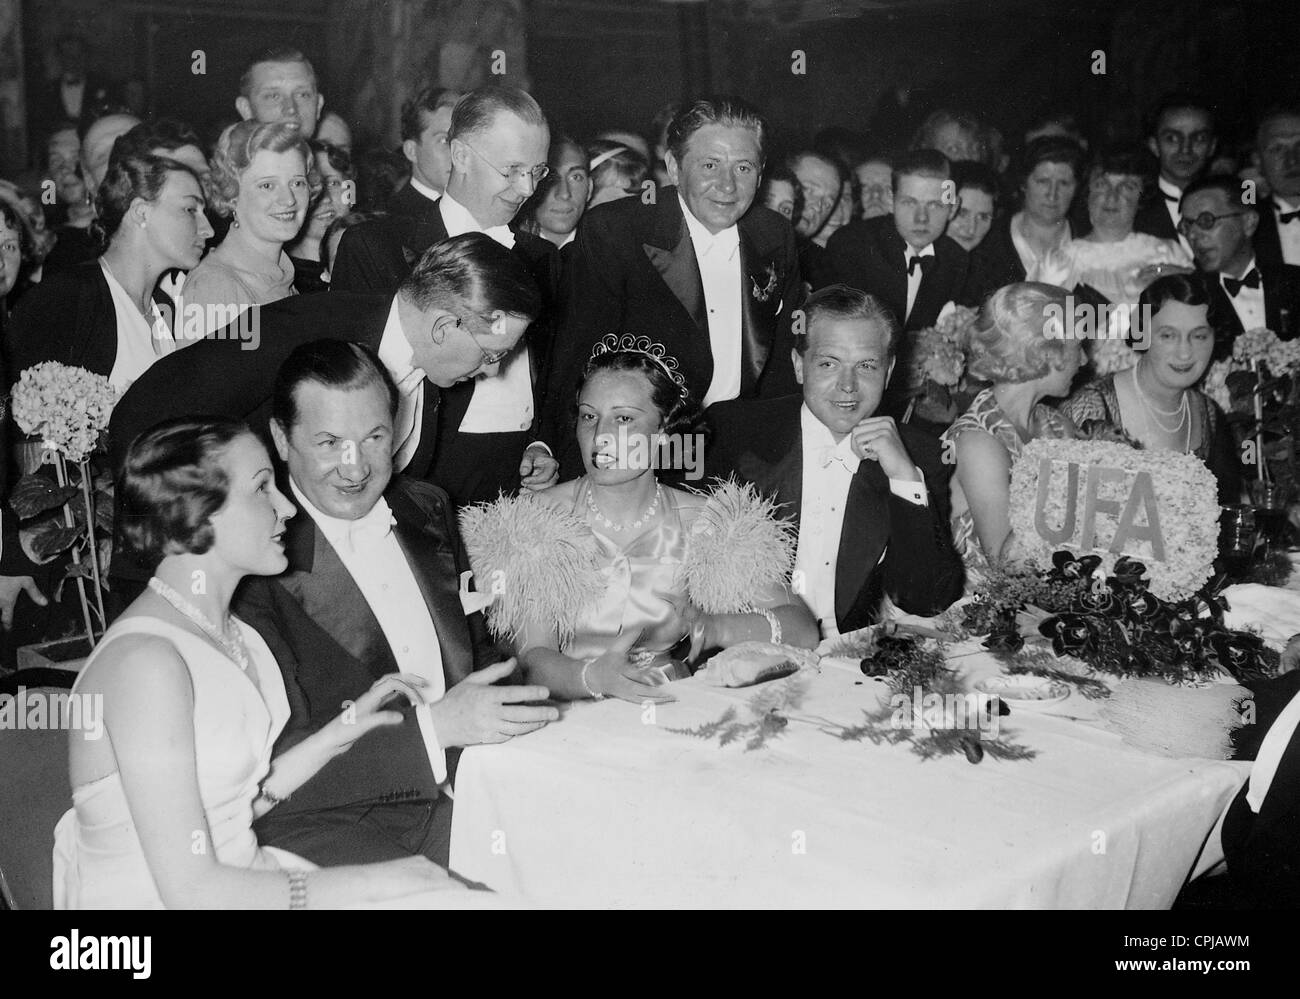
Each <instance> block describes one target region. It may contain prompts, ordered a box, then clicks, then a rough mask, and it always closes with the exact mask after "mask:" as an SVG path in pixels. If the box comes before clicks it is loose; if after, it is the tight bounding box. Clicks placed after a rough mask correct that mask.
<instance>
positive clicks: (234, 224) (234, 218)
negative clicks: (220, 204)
mask: <svg viewBox="0 0 1300 999" xmlns="http://www.w3.org/2000/svg"><path fill="white" fill-rule="evenodd" d="M230 228H232V229H238V228H239V216H238V215H236V214H235V213H234V211H233V210H232V211H231V213H230Z"/></svg>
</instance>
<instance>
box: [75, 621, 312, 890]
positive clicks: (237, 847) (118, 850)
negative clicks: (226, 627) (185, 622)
mask: <svg viewBox="0 0 1300 999" xmlns="http://www.w3.org/2000/svg"><path fill="white" fill-rule="evenodd" d="M236 620H237V619H236ZM238 626H239V629H240V632H241V634H242V635H243V639H244V644H245V646H246V648H247V649H248V654H249V658H250V660H251V664H250V666H249V669H250V670H251V671H256V674H257V686H256V687H255V686H254V685H253V682H252V681H251V680H250V679H249V678H248V677H246V676H244V675H243V673H242V672H241V671H240V669H239V667H238V666H236V665H235V663H233V662H231V661H230V660H229V659H227V658H226V657H225V656H223V655H221V654H220V653H219V652H218V651H217V650H216V649H214V648H213V647H212V646H211V645H209V644H208V643H207V642H206V641H204V640H203V639H201V638H199V637H198V636H197V635H194V634H191V633H190V632H188V631H186V630H185V629H183V628H180V627H178V626H176V625H174V624H170V623H169V622H167V621H163V620H161V619H159V618H153V617H130V618H122V619H119V620H118V621H116V622H115V623H114V624H113V625H112V626H111V627H110V628H109V629H108V631H107V633H106V634H105V635H104V638H103V640H102V641H101V642H100V644H99V646H98V647H97V648H96V649H95V652H94V653H93V654H92V655H91V657H90V660H88V661H87V664H86V665H87V666H89V665H90V663H91V662H93V661H94V660H95V657H96V656H98V655H99V654H100V653H102V652H103V650H104V649H105V648H106V647H107V646H108V645H109V643H110V642H112V641H113V640H114V639H115V638H118V637H119V636H121V635H156V636H158V637H160V638H164V639H166V640H167V641H169V642H171V643H172V644H173V645H174V646H175V647H176V650H177V651H178V652H179V653H180V656H181V658H182V659H183V660H184V662H185V665H186V667H187V668H188V669H189V673H190V681H191V683H192V684H193V686H194V754H195V764H196V769H197V772H198V780H199V795H200V798H201V799H202V801H203V811H204V814H205V815H206V817H207V822H208V829H209V831H210V832H211V835H212V842H211V843H210V844H206V846H207V848H208V849H210V850H212V851H213V855H214V856H215V857H216V859H217V860H218V861H220V862H221V863H222V864H226V865H228V866H231V867H244V868H249V869H259V870H268V869H269V870H274V869H288V868H299V869H303V870H312V869H314V867H315V865H314V864H312V863H311V862H310V861H307V860H304V859H303V858H301V857H298V856H296V855H294V854H292V853H289V852H287V851H285V850H279V849H277V848H275V847H271V846H258V843H257V837H256V836H255V835H254V833H253V799H254V798H255V797H256V796H257V789H258V785H259V784H260V783H261V782H262V780H263V779H264V778H265V777H266V775H267V773H269V772H270V769H271V748H272V747H273V746H274V745H275V740H276V739H277V738H278V737H279V735H280V732H281V730H282V729H283V728H284V726H285V723H286V722H287V721H288V719H289V702H288V698H287V697H286V695H285V691H284V679H283V677H282V675H281V673H280V668H279V666H277V665H276V662H275V657H274V656H272V655H271V650H270V649H268V648H267V646H266V643H265V642H263V641H262V637H261V636H260V635H259V634H258V633H257V632H256V631H254V630H253V629H252V628H251V627H249V626H248V625H246V624H244V623H243V622H242V621H239V622H238ZM81 675H82V676H84V675H85V672H84V670H83V672H82V674H81ZM79 680H80V677H78V681H79ZM76 687H77V685H76V684H74V685H73V690H74V691H75V690H76ZM259 687H260V691H259V689H258V688H259ZM72 803H73V807H72V808H71V809H70V810H69V811H68V812H66V813H65V814H64V816H63V818H62V819H60V820H59V824H58V826H57V827H56V828H55V831H54V907H55V908H56V909H102V908H115V909H161V908H165V906H164V905H163V900H162V899H161V898H160V897H159V895H158V889H157V886H156V885H155V884H154V880H153V876H152V875H151V874H150V873H149V866H148V864H147V862H146V860H145V856H144V851H143V849H142V848H141V846H140V840H139V838H138V836H137V835H136V831H135V824H134V822H133V821H132V819H131V812H130V809H129V808H128V807H127V801H126V795H125V793H124V791H123V789H122V780H121V776H120V774H119V773H118V772H117V771H114V772H113V773H111V774H107V775H105V776H103V777H101V778H99V779H98V780H94V781H91V782H90V783H89V784H83V785H81V786H80V787H77V788H75V789H74V790H73V792H72Z"/></svg>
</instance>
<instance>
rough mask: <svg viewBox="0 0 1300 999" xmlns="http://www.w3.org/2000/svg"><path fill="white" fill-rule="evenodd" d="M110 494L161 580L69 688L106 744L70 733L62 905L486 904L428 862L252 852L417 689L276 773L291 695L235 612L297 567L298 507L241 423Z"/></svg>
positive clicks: (353, 713)
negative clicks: (252, 592)
mask: <svg viewBox="0 0 1300 999" xmlns="http://www.w3.org/2000/svg"><path fill="white" fill-rule="evenodd" d="M118 497H119V515H118V516H119V527H120V531H119V538H120V539H121V540H122V541H125V542H126V543H127V544H128V545H130V547H132V548H134V549H135V550H136V551H137V552H138V553H139V554H140V555H141V556H142V557H143V558H144V559H145V560H146V563H147V564H156V568H155V569H154V578H153V579H152V580H150V584H149V586H150V588H149V589H148V590H146V591H145V592H144V593H143V594H142V595H141V596H140V597H139V599H137V600H136V601H135V602H134V603H132V604H131V606H130V607H128V608H127V610H126V612H125V613H124V614H123V615H122V617H120V618H119V619H118V620H117V621H116V622H114V624H113V626H112V627H111V628H109V629H108V632H107V633H106V634H105V635H104V637H103V639H102V641H101V642H100V644H99V646H98V647H97V648H96V650H95V652H94V654H93V655H92V656H91V658H90V660H89V661H88V662H87V663H86V666H85V668H84V669H83V670H82V672H81V675H80V676H79V677H78V678H77V684H76V688H75V690H76V692H77V693H78V694H80V695H82V696H89V697H95V698H97V699H100V704H101V706H102V707H101V711H100V713H99V717H101V718H102V720H103V725H102V729H101V731H102V735H101V737H100V738H94V739H92V738H86V737H83V733H82V732H78V731H73V732H70V733H69V737H70V761H69V766H70V776H71V781H72V787H73V789H74V790H73V808H72V810H70V811H69V812H68V813H67V814H65V815H64V816H63V818H62V820H61V821H60V822H59V825H58V828H57V830H56V833H55V850H54V899H55V906H56V908H69V909H72V908H284V907H286V906H287V907H290V908H302V907H311V908H337V907H345V906H346V907H355V906H364V907H370V906H379V907H389V906H396V907H408V906H420V907H423V906H430V907H444V906H445V907H457V906H459V905H476V904H478V903H479V901H480V899H482V895H481V894H480V893H471V892H469V891H466V890H464V889H462V888H461V887H460V885H459V884H457V883H456V882H455V881H453V880H451V879H450V878H449V877H448V875H447V873H446V872H445V871H443V870H442V869H441V868H439V867H437V866H436V865H434V864H433V863H432V862H430V861H429V860H427V859H425V858H423V857H412V858H406V859H402V860H397V861H389V862H386V863H378V864H367V865H356V866H347V867H334V868H328V869H316V868H315V867H314V865H312V864H311V863H309V862H308V861H306V860H303V859H302V858H300V857H296V856H294V855H293V854H290V853H287V852H285V851H283V850H277V849H274V848H272V847H261V846H258V843H257V839H256V837H255V835H254V833H253V829H252V824H253V820H254V819H255V818H256V817H258V816H259V815H261V814H263V813H264V812H266V811H268V810H269V809H270V808H272V807H274V806H275V804H277V803H278V802H279V801H282V800H284V799H285V798H287V797H288V796H289V795H290V794H292V792H293V791H294V790H295V789H296V788H297V787H298V786H300V785H301V784H302V783H303V782H304V781H306V780H307V779H308V778H309V777H310V776H311V775H312V774H314V773H315V772H316V771H317V770H319V769H320V767H321V766H322V765H324V763H325V762H326V761H327V760H328V759H330V758H332V757H333V756H335V755H337V754H338V753H341V752H345V751H346V750H347V748H348V747H349V746H350V745H351V744H352V743H353V742H355V741H356V739H357V738H359V737H360V736H362V735H363V734H365V733H366V732H368V731H370V730H371V729H373V728H375V727H376V726H379V725H385V724H393V723H396V722H397V721H399V720H400V718H401V716H400V715H399V714H398V713H397V712H395V711H385V710H382V705H383V704H384V703H385V702H387V701H390V700H392V699H393V698H395V697H398V696H404V697H406V698H408V699H411V700H412V701H416V702H418V701H420V700H422V695H421V692H420V687H421V686H422V685H423V680H422V679H421V678H420V677H413V676H407V675H398V674H393V675H390V676H387V677H384V678H383V679H381V680H380V681H378V682H377V683H376V684H375V685H374V686H373V687H372V688H371V689H370V691H369V692H367V694H366V695H365V696H363V697H361V698H360V699H358V701H357V702H356V704H355V706H354V707H353V708H351V709H350V710H349V711H348V713H347V716H346V717H345V716H344V715H340V717H339V718H337V719H335V720H334V721H333V722H331V723H330V724H329V725H327V726H325V727H324V728H323V729H321V730H320V731H319V732H317V733H315V734H314V735H312V736H310V737H308V738H307V739H305V740H303V741H302V742H300V743H298V744H297V745H296V746H294V747H293V748H291V749H289V750H287V751H286V752H284V753H282V754H281V755H280V756H278V757H276V758H275V759H274V760H272V758H271V748H272V746H273V745H274V744H275V741H276V738H277V737H278V736H279V734H280V731H281V730H282V729H283V727H284V725H285V722H286V721H287V719H288V716H289V705H288V701H287V698H286V695H285V689H284V682H283V679H282V676H281V673H280V669H279V667H278V666H277V665H276V662H275V659H274V658H273V657H272V655H271V653H270V651H269V649H268V648H267V646H266V645H265V643H264V642H263V641H262V640H261V638H260V637H259V636H258V634H257V632H256V631H254V630H253V629H252V628H251V627H249V626H247V625H245V624H243V623H242V622H240V621H238V620H237V619H235V618H233V617H231V616H230V612H229V606H230V598H231V595H232V593H233V592H234V589H235V586H236V585H237V584H238V583H239V581H240V579H242V578H243V577H244V576H245V575H247V574H249V573H256V574H261V575H273V574H275V573H279V572H281V571H283V570H284V568H285V566H286V564H287V563H286V560H285V555H284V547H283V544H282V543H281V537H282V535H283V532H284V525H285V521H286V520H287V519H288V518H289V517H290V516H291V515H292V514H293V512H294V508H293V506H292V504H290V503H289V501H288V500H286V499H285V498H284V496H283V495H281V493H280V492H279V491H278V490H277V489H276V486H275V480H274V474H273V471H272V466H271V460H270V458H269V457H268V455H267V452H266V449H265V448H264V447H263V446H262V444H261V442H260V441H258V439H257V438H256V437H254V436H253V434H251V433H250V432H249V430H248V428H247V427H246V426H245V425H244V424H242V423H238V422H236V421H232V420H198V419H194V420H190V419H181V420H171V421H168V422H167V423H164V424H160V425H159V426H157V427H155V428H153V429H152V430H150V431H147V432H146V433H144V434H142V435H141V436H140V437H139V438H138V439H137V440H136V441H135V442H134V443H133V444H132V446H131V449H130V452H129V454H128V456H127V459H126V463H125V467H124V471H123V473H122V476H121V478H120V479H119V483H118ZM85 734H86V735H88V734H89V733H85ZM487 897H488V898H489V899H490V898H491V896H490V895H489V896H487Z"/></svg>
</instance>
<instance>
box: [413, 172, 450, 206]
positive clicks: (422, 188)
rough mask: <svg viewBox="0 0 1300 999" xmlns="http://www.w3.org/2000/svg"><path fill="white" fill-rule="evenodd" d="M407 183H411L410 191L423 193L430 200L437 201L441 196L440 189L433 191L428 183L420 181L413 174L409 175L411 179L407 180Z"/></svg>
mask: <svg viewBox="0 0 1300 999" xmlns="http://www.w3.org/2000/svg"><path fill="white" fill-rule="evenodd" d="M407 183H408V184H410V185H411V190H412V191H415V192H416V193H417V194H423V195H424V196H425V197H426V198H428V199H429V200H430V201H437V200H438V199H439V198H441V197H442V192H441V191H435V190H434V189H433V188H432V187H430V186H429V185H428V184H422V183H420V182H419V181H418V180H416V179H415V175H414V174H412V175H411V179H410V180H408V181H407Z"/></svg>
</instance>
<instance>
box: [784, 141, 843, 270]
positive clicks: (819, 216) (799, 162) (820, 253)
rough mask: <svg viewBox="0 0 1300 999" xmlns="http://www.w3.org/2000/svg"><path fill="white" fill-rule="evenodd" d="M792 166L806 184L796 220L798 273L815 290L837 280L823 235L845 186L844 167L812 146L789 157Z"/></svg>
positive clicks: (800, 179)
mask: <svg viewBox="0 0 1300 999" xmlns="http://www.w3.org/2000/svg"><path fill="white" fill-rule="evenodd" d="M790 169H791V170H793V171H794V175H795V176H796V177H798V178H799V185H800V186H801V187H802V188H803V212H802V214H801V215H800V216H799V218H798V220H797V221H796V222H795V226H794V231H795V233H796V235H798V237H799V273H801V274H802V275H803V279H804V280H805V281H807V282H808V284H809V286H810V287H811V288H812V290H813V291H816V290H817V289H818V288H823V287H825V286H826V285H828V284H833V283H834V281H835V278H834V275H833V274H832V273H831V262H830V258H829V255H828V254H827V252H826V244H827V242H829V240H830V236H829V235H828V234H827V235H823V230H824V229H825V228H826V222H827V220H828V219H830V217H831V213H832V212H833V211H835V205H836V203H837V202H838V201H839V197H840V190H841V189H842V188H843V187H844V181H845V177H844V174H843V168H842V167H841V166H840V165H839V164H838V163H836V162H835V161H834V160H832V159H830V158H829V157H827V156H824V155H822V154H821V153H819V152H816V151H815V150H812V149H805V150H803V151H802V152H798V153H795V154H794V155H793V156H791V157H790Z"/></svg>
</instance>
